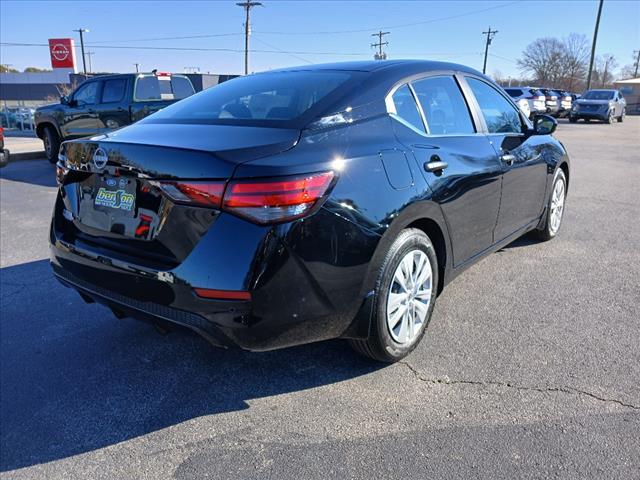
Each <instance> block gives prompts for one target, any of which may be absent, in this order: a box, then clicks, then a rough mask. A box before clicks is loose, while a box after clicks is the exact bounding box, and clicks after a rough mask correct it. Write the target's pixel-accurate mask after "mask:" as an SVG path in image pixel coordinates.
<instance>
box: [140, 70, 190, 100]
mask: <svg viewBox="0 0 640 480" xmlns="http://www.w3.org/2000/svg"><path fill="white" fill-rule="evenodd" d="M193 93H194V90H193V86H192V85H191V82H190V81H189V79H188V78H187V77H183V76H180V75H139V76H138V78H137V79H136V87H135V93H134V96H133V98H134V99H135V100H137V101H140V102H145V101H159V100H180V99H182V98H186V97H188V96H189V95H192V94H193Z"/></svg>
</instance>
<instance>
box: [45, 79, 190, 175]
mask: <svg viewBox="0 0 640 480" xmlns="http://www.w3.org/2000/svg"><path fill="white" fill-rule="evenodd" d="M193 93H195V91H194V89H193V85H192V84H191V81H190V80H189V79H188V78H187V77H186V76H184V75H174V74H170V73H159V72H155V71H154V72H151V73H129V74H120V75H102V76H97V77H93V78H89V79H88V80H86V81H84V82H83V83H82V84H80V86H78V88H76V90H75V91H74V92H73V93H71V94H70V95H67V96H63V97H61V98H60V103H59V104H54V105H46V106H43V107H40V108H38V109H37V110H36V112H35V115H34V118H35V124H36V134H37V135H38V137H40V138H41V139H42V141H43V142H44V150H45V154H46V156H47V159H48V160H49V161H50V162H51V163H55V162H56V161H57V160H58V151H59V149H60V143H61V142H63V141H65V140H70V139H74V138H80V137H87V136H91V135H96V134H100V133H106V132H109V131H111V130H115V129H117V128H120V127H124V126H125V125H130V124H131V123H134V122H137V121H138V120H140V119H142V118H144V117H146V116H147V115H150V114H152V113H154V112H157V111H158V110H160V109H161V108H164V107H166V106H167V105H171V104H172V103H174V102H176V101H178V100H180V99H183V98H185V97H188V96H189V95H192V94H193Z"/></svg>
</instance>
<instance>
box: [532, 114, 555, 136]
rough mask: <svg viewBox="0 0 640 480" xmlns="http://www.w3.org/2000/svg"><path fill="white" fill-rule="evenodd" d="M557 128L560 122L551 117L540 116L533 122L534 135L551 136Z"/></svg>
mask: <svg viewBox="0 0 640 480" xmlns="http://www.w3.org/2000/svg"><path fill="white" fill-rule="evenodd" d="M557 127H558V121H557V120H556V119H555V118H553V117H550V116H549V115H538V116H537V117H535V119H534V120H533V134H534V135H551V134H552V133H553V132H555V131H556V128H557Z"/></svg>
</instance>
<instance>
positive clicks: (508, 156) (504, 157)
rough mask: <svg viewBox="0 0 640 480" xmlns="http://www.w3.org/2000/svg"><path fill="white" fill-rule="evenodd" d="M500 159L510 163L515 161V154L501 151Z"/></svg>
mask: <svg viewBox="0 0 640 480" xmlns="http://www.w3.org/2000/svg"><path fill="white" fill-rule="evenodd" d="M500 160H502V161H503V162H504V163H506V164H507V165H511V164H512V163H513V162H515V161H516V156H515V155H513V154H511V153H503V154H502V155H500Z"/></svg>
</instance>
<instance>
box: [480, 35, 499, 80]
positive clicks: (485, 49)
mask: <svg viewBox="0 0 640 480" xmlns="http://www.w3.org/2000/svg"><path fill="white" fill-rule="evenodd" d="M496 33H498V30H491V27H489V30H488V31H486V32H482V34H483V35H486V36H487V43H486V44H485V47H484V64H483V65H482V73H485V74H486V73H487V55H488V54H489V45H491V40H493V36H494V35H495V34H496Z"/></svg>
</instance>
